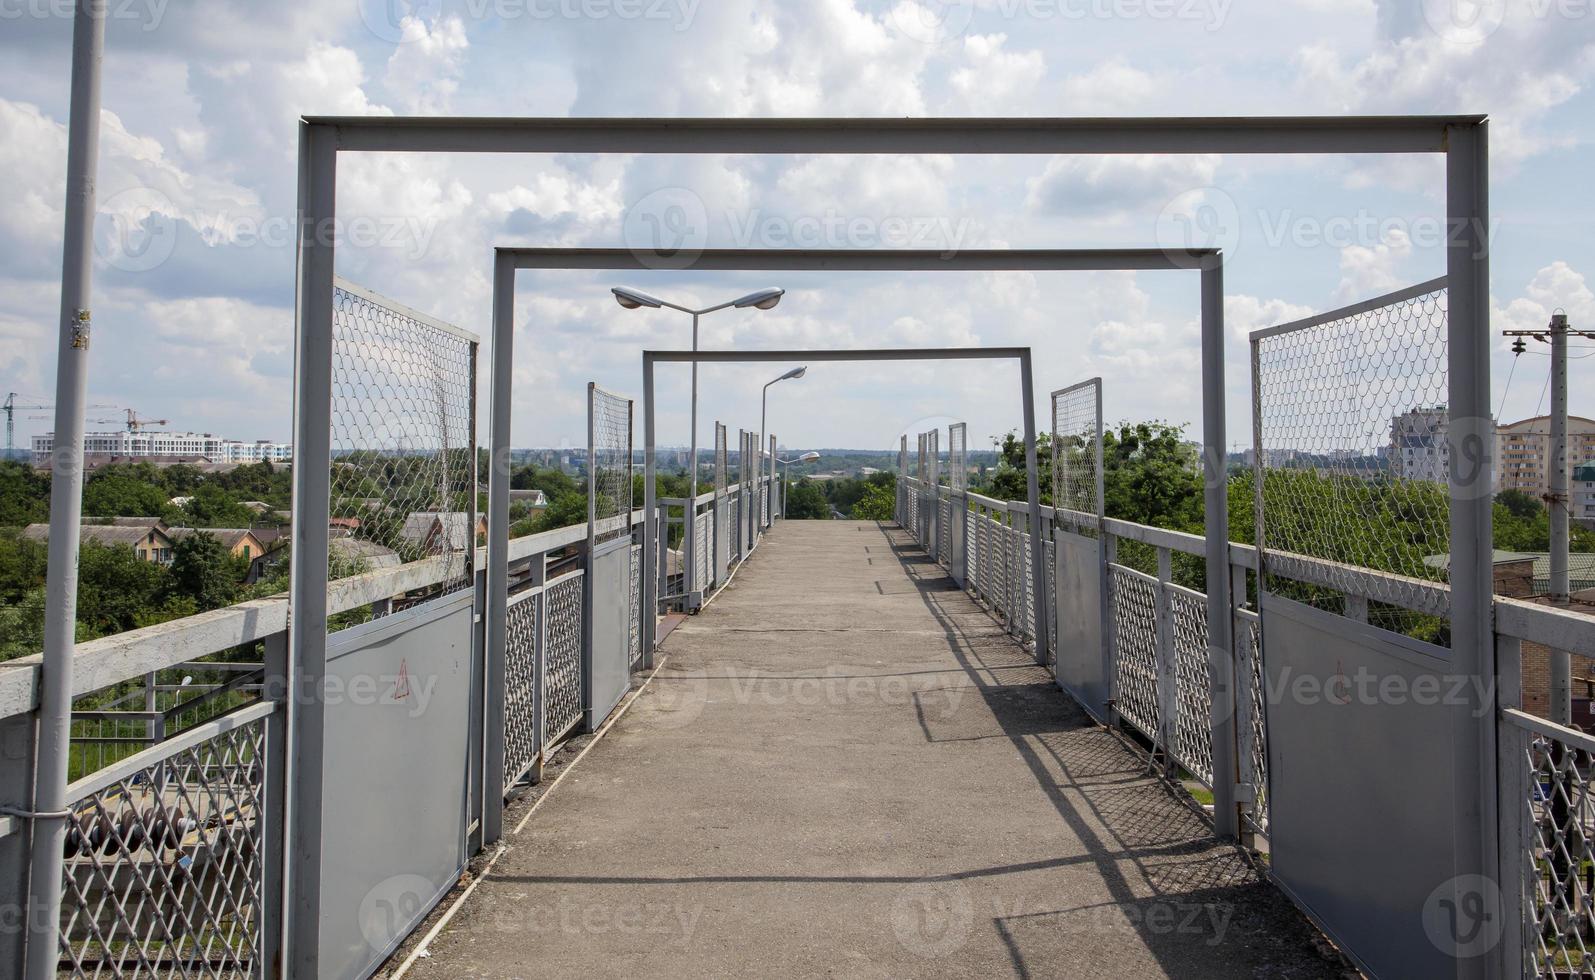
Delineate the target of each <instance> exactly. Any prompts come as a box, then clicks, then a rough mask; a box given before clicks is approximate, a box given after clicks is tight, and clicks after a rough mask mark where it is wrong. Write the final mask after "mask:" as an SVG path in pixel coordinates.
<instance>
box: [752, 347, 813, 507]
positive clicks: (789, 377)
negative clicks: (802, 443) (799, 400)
mask: <svg viewBox="0 0 1595 980" xmlns="http://www.w3.org/2000/svg"><path fill="white" fill-rule="evenodd" d="M808 373H809V369H808V368H807V367H796V368H793V369H792V370H790V371H788V372H787V373H785V374H783V375H781V376H780V377H779V378H776V379H775V380H774V381H767V382H765V385H764V393H763V395H761V396H760V398H759V458H760V466H759V469H760V470H761V472H760V474H759V475H760V476H763V475H764V474H763V472H762V470H763V469H764V466H763V459H764V422H765V418H766V416H768V414H769V411H770V385H773V384H780V383H781V382H783V381H796V380H798V379H799V378H801V377H803V376H804V375H805V374H808ZM770 483H771V484H772V490H773V489H774V488H773V484H774V483H775V452H774V451H773V450H772V451H771V452H770ZM759 520H761V521H763V520H764V515H762V514H761V515H760V516H759ZM764 526H765V527H769V526H770V525H769V523H766V524H765V525H764Z"/></svg>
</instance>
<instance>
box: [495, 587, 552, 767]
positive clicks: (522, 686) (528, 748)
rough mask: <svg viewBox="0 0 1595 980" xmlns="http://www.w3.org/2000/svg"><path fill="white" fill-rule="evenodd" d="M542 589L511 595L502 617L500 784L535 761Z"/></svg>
mask: <svg viewBox="0 0 1595 980" xmlns="http://www.w3.org/2000/svg"><path fill="white" fill-rule="evenodd" d="M542 609H543V594H542V590H540V589H539V590H535V591H529V592H523V593H520V594H519V595H514V596H511V597H510V599H509V604H508V606H506V608H505V611H504V615H505V620H506V628H505V631H504V785H506V786H511V785H514V784H515V783H517V782H519V781H520V780H521V778H522V777H523V776H525V775H526V773H527V771H528V770H530V769H531V768H532V763H534V762H536V761H537V645H538V644H539V643H541V642H542V637H541V634H540V630H541V625H542Z"/></svg>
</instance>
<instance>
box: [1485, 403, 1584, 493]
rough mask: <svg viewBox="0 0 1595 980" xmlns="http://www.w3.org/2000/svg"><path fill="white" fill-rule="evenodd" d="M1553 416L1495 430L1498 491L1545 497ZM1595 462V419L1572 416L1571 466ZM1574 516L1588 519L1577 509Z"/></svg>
mask: <svg viewBox="0 0 1595 980" xmlns="http://www.w3.org/2000/svg"><path fill="white" fill-rule="evenodd" d="M1550 447H1551V417H1550V416H1549V415H1538V416H1535V417H1534V418H1531V419H1524V420H1523V421H1521V422H1513V423H1511V424H1510V425H1502V426H1497V427H1496V430H1495V489H1496V491H1497V492H1500V491H1502V490H1521V491H1522V492H1524V493H1526V494H1529V495H1530V496H1533V497H1539V496H1542V495H1544V493H1545V490H1546V487H1547V486H1549V484H1550V471H1551V467H1550V452H1551V450H1550ZM1586 463H1595V419H1587V418H1584V417H1583V416H1580V415H1572V416H1569V417H1568V420H1567V465H1568V466H1569V467H1570V468H1572V467H1579V466H1582V465H1584V464H1586ZM1573 516H1574V517H1584V516H1587V515H1586V514H1585V513H1584V512H1583V511H1582V510H1580V509H1579V508H1577V507H1575V508H1574V509H1573Z"/></svg>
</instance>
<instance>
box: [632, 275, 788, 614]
mask: <svg viewBox="0 0 1595 980" xmlns="http://www.w3.org/2000/svg"><path fill="white" fill-rule="evenodd" d="M610 292H612V293H614V294H615V302H617V303H619V304H620V305H621V306H622V307H624V308H625V309H628V310H635V309H640V308H643V307H646V308H648V309H650V310H657V309H661V308H663V309H669V310H679V311H680V312H682V313H686V314H689V315H691V317H692V351H693V353H695V354H696V353H697V352H698V318H699V317H701V316H703V315H705V314H707V313H715V312H717V311H719V310H727V309H738V310H747V309H755V310H773V309H775V307H776V304H778V303H780V302H781V297H782V296H785V295H786V290H784V289H780V288H778V287H775V286H771V287H768V288H766V289H760V290H758V291H756V292H752V293H749V294H747V295H746V296H743V297H740V298H738V299H734V300H731V301H730V302H728V303H719V304H717V305H715V306H705V307H703V308H702V309H696V310H695V309H693V308H692V307H690V306H681V305H680V304H677V303H672V302H670V301H668V300H662V299H660V298H658V297H657V296H651V295H649V294H648V293H645V292H643V291H642V290H640V289H632V288H631V287H629V286H615V287H613V288H612V289H610ZM688 452H689V453H690V454H691V455H690V456H689V457H688V459H689V462H688V466H687V469H688V471H689V474H690V475H689V478H688V486H689V488H690V489H689V491H688V493H689V496H688V497H687V508H686V514H685V520H684V526H685V527H686V532H687V534H686V538H685V540H684V542H683V544H684V545H685V548H684V555H683V557H684V558H685V559H686V567H687V569H688V572H687V580H688V581H689V582H690V581H691V580H692V574H693V573H692V571H691V570H692V569H694V568H696V567H697V566H696V565H695V564H694V563H693V562H694V560H695V556H694V554H693V552H694V550H696V548H697V543H696V541H695V540H694V537H695V536H694V534H693V533H692V523H693V520H694V518H695V515H694V513H693V512H694V511H695V510H696V509H697V506H698V362H697V361H693V362H692V438H691V440H690V446H689V448H688ZM689 591H690V590H689Z"/></svg>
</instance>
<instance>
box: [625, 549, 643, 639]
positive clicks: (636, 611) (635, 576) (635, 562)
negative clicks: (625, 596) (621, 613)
mask: <svg viewBox="0 0 1595 980" xmlns="http://www.w3.org/2000/svg"><path fill="white" fill-rule="evenodd" d="M630 581H631V604H630V606H629V610H630V611H629V614H628V616H627V619H626V624H627V629H628V631H629V633H630V640H631V642H630V649H631V669H632V670H636V669H637V668H638V667H639V666H640V665H641V664H642V545H640V544H634V545H632V546H631V577H630Z"/></svg>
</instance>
